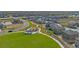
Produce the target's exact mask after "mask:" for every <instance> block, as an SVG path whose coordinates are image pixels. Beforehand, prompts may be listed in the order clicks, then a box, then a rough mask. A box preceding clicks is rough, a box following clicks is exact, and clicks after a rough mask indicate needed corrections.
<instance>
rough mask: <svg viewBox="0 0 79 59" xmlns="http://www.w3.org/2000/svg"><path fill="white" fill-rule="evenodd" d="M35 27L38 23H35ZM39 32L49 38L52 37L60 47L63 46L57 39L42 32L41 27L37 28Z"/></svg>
mask: <svg viewBox="0 0 79 59" xmlns="http://www.w3.org/2000/svg"><path fill="white" fill-rule="evenodd" d="M35 24H36V23H35ZM36 25H37V24H36ZM37 27H38V25H37ZM39 33H40V34H43V35H46V36H48V37H50V38H51V39H53V40H54V41H56V42H57V43H58V44H59V45H60V46H61V47H62V48H64V46H63V45H62V44H61V43H60V42H59V41H58V40H56V39H55V38H53V37H51V36H49V35H47V34H45V33H42V32H41V28H39Z"/></svg>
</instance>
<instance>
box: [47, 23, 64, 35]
mask: <svg viewBox="0 0 79 59" xmlns="http://www.w3.org/2000/svg"><path fill="white" fill-rule="evenodd" d="M48 27H49V28H50V29H51V30H53V31H54V33H55V34H62V31H64V30H65V29H64V27H63V26H61V25H60V24H58V23H54V22H52V23H51V24H49V23H48Z"/></svg>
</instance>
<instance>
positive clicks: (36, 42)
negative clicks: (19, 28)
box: [0, 32, 60, 48]
mask: <svg viewBox="0 0 79 59" xmlns="http://www.w3.org/2000/svg"><path fill="white" fill-rule="evenodd" d="M0 48H60V46H59V44H58V43H56V42H55V41H54V40H53V39H51V38H49V37H47V36H45V35H42V34H32V35H29V34H24V33H23V32H17V33H10V34H6V35H2V36H0Z"/></svg>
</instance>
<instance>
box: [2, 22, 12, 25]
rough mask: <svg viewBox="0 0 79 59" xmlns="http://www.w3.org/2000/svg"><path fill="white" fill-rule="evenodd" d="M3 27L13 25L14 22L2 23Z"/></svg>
mask: <svg viewBox="0 0 79 59" xmlns="http://www.w3.org/2000/svg"><path fill="white" fill-rule="evenodd" d="M2 24H3V25H5V26H8V25H12V22H10V21H8V22H2Z"/></svg>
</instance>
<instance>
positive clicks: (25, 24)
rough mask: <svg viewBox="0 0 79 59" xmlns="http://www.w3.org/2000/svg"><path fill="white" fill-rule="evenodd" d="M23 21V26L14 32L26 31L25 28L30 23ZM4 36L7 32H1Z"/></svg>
mask: <svg viewBox="0 0 79 59" xmlns="http://www.w3.org/2000/svg"><path fill="white" fill-rule="evenodd" d="M21 21H23V25H22V26H21V27H19V28H16V29H15V30H14V31H19V30H21V29H24V28H25V27H27V26H29V23H28V22H26V21H25V20H21ZM4 34H7V32H0V35H4Z"/></svg>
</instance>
